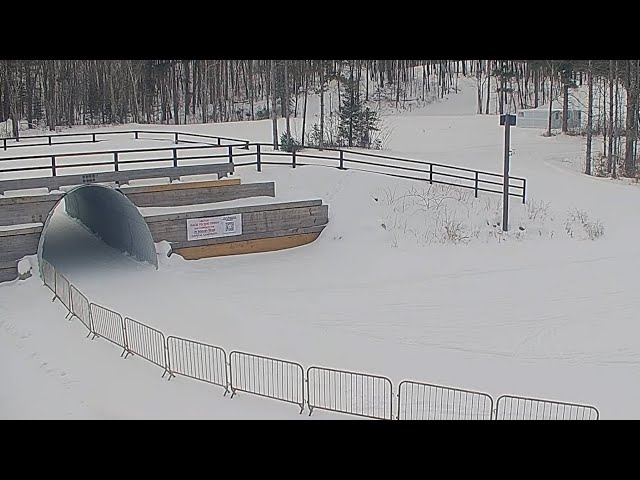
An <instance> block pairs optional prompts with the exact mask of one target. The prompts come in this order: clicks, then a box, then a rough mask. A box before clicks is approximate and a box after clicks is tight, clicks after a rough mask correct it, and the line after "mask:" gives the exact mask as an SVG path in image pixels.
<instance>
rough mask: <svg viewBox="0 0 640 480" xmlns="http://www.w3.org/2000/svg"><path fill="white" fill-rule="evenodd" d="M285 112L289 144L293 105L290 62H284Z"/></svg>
mask: <svg viewBox="0 0 640 480" xmlns="http://www.w3.org/2000/svg"><path fill="white" fill-rule="evenodd" d="M284 97H285V99H284V102H285V107H284V112H285V115H286V119H287V142H289V143H290V142H291V119H290V112H289V104H290V103H291V99H290V98H289V60H285V61H284Z"/></svg>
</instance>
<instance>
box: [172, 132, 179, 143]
mask: <svg viewBox="0 0 640 480" xmlns="http://www.w3.org/2000/svg"><path fill="white" fill-rule="evenodd" d="M173 143H175V144H176V145H177V144H178V134H177V133H176V134H175V135H174V138H173Z"/></svg>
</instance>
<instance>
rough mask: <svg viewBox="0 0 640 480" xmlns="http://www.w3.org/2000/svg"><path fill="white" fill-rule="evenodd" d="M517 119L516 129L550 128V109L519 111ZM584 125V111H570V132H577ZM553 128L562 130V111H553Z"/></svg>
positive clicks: (557, 109) (556, 109)
mask: <svg viewBox="0 0 640 480" xmlns="http://www.w3.org/2000/svg"><path fill="white" fill-rule="evenodd" d="M517 115H518V117H517V119H516V127H522V128H542V129H546V128H549V109H548V108H536V109H531V110H519V111H518V114H517ZM581 125H582V111H580V110H569V121H568V127H569V130H577V129H579V128H580V126H581ZM551 128H552V129H558V130H559V129H560V128H562V109H559V108H554V109H552V110H551Z"/></svg>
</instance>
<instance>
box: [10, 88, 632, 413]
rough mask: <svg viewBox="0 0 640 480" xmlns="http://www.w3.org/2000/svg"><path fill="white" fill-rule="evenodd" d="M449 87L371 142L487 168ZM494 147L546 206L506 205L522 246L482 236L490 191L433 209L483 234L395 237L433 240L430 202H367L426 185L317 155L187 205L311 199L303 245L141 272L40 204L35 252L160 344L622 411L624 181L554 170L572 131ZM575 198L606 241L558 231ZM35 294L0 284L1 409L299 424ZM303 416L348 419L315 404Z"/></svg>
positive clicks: (626, 296)
mask: <svg viewBox="0 0 640 480" xmlns="http://www.w3.org/2000/svg"><path fill="white" fill-rule="evenodd" d="M460 95H461V97H456V96H455V95H452V96H451V98H450V99H449V100H448V101H443V102H439V103H437V104H433V105H431V106H430V107H432V108H433V110H432V112H434V113H433V114H424V115H417V114H415V112H411V113H410V114H406V115H403V114H394V115H392V116H390V117H387V119H386V121H388V122H389V124H390V125H392V126H393V133H392V135H391V137H390V140H389V143H388V145H387V146H386V149H387V150H386V153H389V154H393V155H396V156H404V157H407V158H415V159H424V160H428V161H433V162H438V163H444V164H452V165H459V166H468V167H471V168H479V169H484V170H488V171H495V172H500V171H501V162H502V138H503V135H502V129H501V128H500V126H499V122H498V118H497V117H496V116H480V115H473V112H474V111H475V103H474V102H475V97H474V96H473V95H470V94H469V95H466V96H465V93H464V90H463V93H461V94H460ZM465 98H466V100H465ZM456 102H459V103H460V105H457V104H456ZM462 104H466V105H467V107H469V108H467V109H466V110H465V109H464V108H462ZM447 105H451V106H452V107H451V110H450V112H452V113H447V109H446V106H447ZM425 108H427V107H425ZM293 123H294V125H296V128H300V124H299V121H298V120H295V121H294V122H293ZM283 125H284V124H283ZM128 128H134V127H133V126H128ZM149 128H151V127H149V126H145V129H149ZM153 128H154V129H155V128H157V129H159V130H161V129H162V127H158V126H155V127H153ZM164 128H166V129H172V128H175V127H164ZM270 128H271V127H270V123H269V121H268V120H266V121H257V122H237V123H229V124H208V125H189V126H181V127H180V128H179V130H180V131H183V130H185V131H186V130H187V129H188V130H189V131H194V132H201V133H209V134H218V135H223V136H230V137H235V138H246V139H249V140H252V141H269V139H270V134H271V131H270ZM120 141H121V140H117V139H115V138H114V139H113V140H108V141H105V145H106V144H107V142H109V145H116V144H118V142H120ZM512 142H513V148H514V150H515V154H514V156H513V157H512V168H511V173H512V174H513V175H516V176H522V177H525V178H527V188H528V195H527V196H528V202H529V204H530V205H533V204H534V202H535V205H546V204H548V205H549V207H548V210H549V212H550V213H549V215H547V216H546V217H545V218H543V219H540V218H539V217H536V218H535V219H531V218H530V215H529V213H528V210H527V208H526V206H522V205H520V204H518V200H517V199H513V200H512V228H513V229H515V228H516V227H517V225H519V224H520V222H525V225H526V231H527V235H521V236H520V237H518V236H516V235H511V236H508V237H507V238H506V240H505V239H504V238H502V237H500V238H499V237H497V236H491V235H489V233H488V232H489V231H491V230H492V229H493V227H491V228H489V227H487V226H486V221H487V220H490V221H496V218H495V217H494V216H492V215H493V213H494V210H493V209H484V203H483V202H485V201H487V199H489V201H493V202H499V201H500V196H498V195H490V194H484V195H481V196H480V198H479V199H478V200H472V199H466V200H455V201H453V202H451V203H449V204H447V205H448V208H449V210H448V211H449V213H451V214H455V215H457V216H458V217H457V218H461V219H464V221H465V222H467V223H468V224H469V225H471V226H476V227H477V228H485V230H482V234H480V235H479V236H478V237H477V239H475V240H473V241H471V242H468V243H465V242H460V243H456V244H454V243H451V242H437V241H434V242H418V241H415V239H414V238H413V237H412V236H411V234H406V235H405V234H404V233H403V234H402V235H400V233H401V230H402V229H401V227H400V226H399V225H400V221H402V222H404V221H405V220H406V221H407V225H409V226H411V227H412V228H413V229H414V230H419V231H422V232H426V231H428V230H429V229H431V230H432V231H433V230H434V229H435V228H436V223H437V218H438V214H437V211H435V210H434V211H431V210H428V209H427V211H425V210H423V209H420V208H419V205H417V204H414V205H410V206H409V207H407V206H406V205H405V209H404V211H402V209H401V207H400V203H398V202H386V203H385V196H384V195H385V192H386V191H389V192H396V193H397V196H401V195H405V194H406V193H407V192H410V191H412V189H414V190H420V189H422V190H423V191H424V189H426V188H427V185H426V184H425V183H424V182H419V181H411V180H402V179H397V178H391V177H385V176H382V175H373V174H368V173H363V172H358V171H353V170H347V171H339V170H335V169H329V168H324V167H319V166H307V167H300V168H296V169H295V170H294V169H291V168H288V167H284V166H282V167H280V166H265V167H264V169H263V172H261V173H260V172H256V171H255V167H241V168H239V169H238V170H237V173H236V174H237V175H239V176H240V177H241V178H242V181H243V182H255V181H270V180H273V181H275V182H276V194H277V195H276V198H275V199H272V198H256V199H249V200H246V199H245V200H239V201H234V202H225V203H222V204H215V206H214V205H209V206H198V207H197V209H204V208H217V207H220V208H223V207H225V206H227V205H247V204H259V203H270V202H274V201H275V202H280V201H283V202H284V201H292V200H306V199H313V198H321V199H322V200H323V201H324V203H326V204H328V205H329V218H330V220H329V224H328V226H327V228H326V229H325V230H324V232H323V233H322V235H321V236H320V237H319V239H318V240H316V241H315V242H313V243H311V244H309V245H306V246H303V247H299V248H295V249H290V250H284V251H279V252H270V253H260V254H253V255H242V256H232V257H221V258H213V259H203V260H198V261H185V260H183V259H182V258H180V257H179V256H178V255H172V256H170V257H167V256H166V254H167V252H168V251H169V245H168V244H167V243H166V242H164V243H161V244H159V245H158V251H159V253H160V268H159V270H158V271H156V270H154V269H153V268H151V267H149V266H148V265H143V264H139V263H137V262H135V261H133V260H132V259H130V258H129V257H127V256H125V255H122V254H120V253H119V252H116V251H114V250H112V249H110V248H109V247H107V246H105V245H104V244H102V243H101V242H99V241H98V240H97V239H96V238H94V237H92V236H91V235H89V234H88V233H87V232H86V230H84V229H83V228H82V227H80V226H79V225H77V224H76V223H75V222H73V221H71V220H70V219H68V218H67V217H66V216H65V215H64V214H61V212H60V210H58V211H56V214H55V215H54V217H53V219H52V221H51V223H50V228H49V231H48V233H47V237H46V242H47V249H48V252H51V253H50V258H49V260H50V261H51V263H52V264H53V265H55V266H56V268H57V269H58V270H59V271H61V273H63V274H64V275H65V276H66V277H67V278H68V279H69V280H70V281H71V283H72V284H74V285H76V286H77V287H78V288H79V289H80V290H81V291H82V292H83V293H84V294H85V295H86V296H87V297H88V298H89V299H90V300H91V301H93V302H96V303H98V304H101V305H104V306H106V307H108V308H111V309H114V310H116V311H118V312H120V313H121V314H122V315H123V316H124V315H127V316H130V317H132V318H134V319H136V320H138V321H140V322H143V323H145V324H148V325H149V326H152V327H154V328H157V329H159V330H161V331H162V332H164V334H165V335H166V336H168V335H177V336H181V337H185V338H192V339H196V340H198V341H201V342H206V343H211V344H213V345H219V346H222V347H224V348H225V350H227V352H229V351H231V350H236V349H237V350H242V351H246V352H252V353H256V354H260V355H267V356H271V357H276V358H282V359H287V360H292V361H296V362H299V363H301V364H302V365H303V366H304V367H305V368H306V367H308V366H311V365H320V366H325V367H329V368H339V369H344V370H351V371H361V372H366V373H372V374H379V375H384V376H388V377H389V378H391V380H392V381H393V383H394V386H396V388H397V385H398V383H399V382H400V381H402V380H404V379H412V380H417V381H424V382H429V383H436V384H442V385H450V386H454V387H460V388H466V389H473V390H479V391H484V392H489V393H491V394H492V395H493V397H494V398H497V397H498V396H499V395H501V394H507V393H509V394H516V395H524V396H532V397H537V398H549V399H556V400H563V401H569V402H577V403H587V404H592V405H595V406H597V407H598V408H599V410H600V413H601V418H640V411H638V408H637V405H638V403H639V402H640V387H639V386H638V385H640V383H639V382H638V379H639V377H638V364H639V363H640V353H638V352H640V350H639V347H640V345H639V344H640V340H638V338H640V337H639V335H638V327H637V312H638V311H640V296H638V295H637V291H638V286H637V285H638V284H637V280H636V278H637V272H638V271H639V267H640V256H639V255H638V253H639V251H638V250H639V247H638V243H637V238H638V237H639V235H640V218H639V217H640V211H639V210H638V208H637V205H638V201H639V200H640V189H639V188H638V186H637V185H627V184H624V183H621V182H614V181H610V180H605V179H596V178H590V177H586V176H584V175H581V174H580V173H579V169H576V168H573V167H571V165H569V164H570V162H576V163H577V162H579V161H580V159H581V158H582V157H583V156H584V139H582V138H580V137H570V136H555V137H551V138H545V137H542V136H541V135H540V134H539V132H537V131H535V130H525V129H521V130H519V129H513V130H512ZM121 145H123V146H124V143H122V144H121ZM129 145H130V143H128V144H127V146H129ZM103 146H104V145H103ZM33 148H34V149H35V148H37V149H38V151H41V150H42V149H43V148H44V147H33ZM60 148H62V147H60ZM21 150H24V152H25V154H26V152H28V151H31V148H26V147H25V148H24V149H21ZM376 198H377V201H376ZM181 208H182V209H183V210H184V207H181ZM468 209H471V214H469V215H467V216H466V217H465V216H464V215H466V213H464V212H467V211H468ZM576 209H577V210H583V211H584V212H586V214H587V215H588V217H589V219H591V220H593V221H599V222H601V223H602V225H603V227H604V235H602V236H600V237H599V238H598V239H596V240H593V241H592V240H588V239H586V238H588V235H586V236H585V235H584V232H582V233H580V234H576V235H574V236H573V237H572V236H570V235H569V234H568V233H567V230H566V229H565V225H566V220H567V219H568V218H570V214H571V212H575V211H576ZM142 211H143V213H144V214H147V215H148V214H152V213H153V214H158V213H166V212H169V211H175V209H168V208H148V209H142ZM394 219H395V220H396V226H395V227H393V228H392V226H391V223H390V221H393V220H394ZM410 222H413V223H412V224H411V223H410ZM383 223H384V224H385V227H382V224H383ZM490 223H491V222H490ZM402 224H404V223H402ZM483 225H485V226H484V227H483ZM576 225H577V224H575V225H574V226H573V228H574V230H575V229H576V228H578V227H577V226H576ZM536 229H537V230H536ZM493 230H495V229H493ZM541 231H542V232H544V234H543V235H541V234H540V233H539V232H541ZM551 231H554V232H555V234H554V235H551V234H550V232H551ZM576 231H577V230H576ZM531 232H535V235H533V234H531V235H529V233H531ZM51 296H52V294H51V292H50V291H49V290H48V289H46V287H44V286H43V285H42V282H41V280H40V279H39V278H38V277H37V276H33V277H31V278H29V279H27V280H24V281H19V282H15V283H12V284H4V285H0V362H2V363H1V364H2V368H0V382H1V383H2V385H3V386H4V387H5V388H3V389H2V391H1V392H0V417H2V418H288V419H296V418H300V419H306V418H309V417H307V413H308V412H307V411H306V410H305V414H304V415H298V409H297V407H296V406H295V405H288V404H284V403H280V402H277V401H273V400H267V399H263V398H260V397H252V396H250V395H247V394H239V395H238V396H237V397H235V398H233V399H232V400H230V399H229V398H228V396H227V397H223V395H222V394H223V389H221V388H219V387H214V386H210V385H206V384H202V383H200V382H196V381H193V380H189V379H186V378H176V379H173V380H171V381H170V382H167V381H166V380H164V379H162V378H161V374H162V370H161V369H158V368H157V367H154V366H152V365H151V364H149V363H147V362H144V361H143V360H141V359H139V358H135V357H134V358H128V359H126V360H123V359H121V358H119V357H118V355H119V353H120V351H119V350H118V349H117V348H116V347H114V346H113V345H111V344H109V343H107V342H105V341H104V340H100V339H96V340H93V341H91V340H89V339H86V338H85V336H86V330H85V329H84V327H83V326H82V324H81V323H80V322H78V321H77V320H76V319H74V320H72V321H66V320H64V316H65V313H66V311H65V309H64V307H63V306H62V305H61V304H60V302H59V301H57V300H56V301H55V302H54V303H51ZM310 418H311V419H322V418H349V417H347V416H344V415H339V414H333V413H329V412H323V411H320V410H316V411H314V414H313V416H312V417H310Z"/></svg>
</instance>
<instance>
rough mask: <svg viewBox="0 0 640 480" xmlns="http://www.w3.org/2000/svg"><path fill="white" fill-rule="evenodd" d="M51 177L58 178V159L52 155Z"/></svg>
mask: <svg viewBox="0 0 640 480" xmlns="http://www.w3.org/2000/svg"><path fill="white" fill-rule="evenodd" d="M51 176H52V177H55V176H56V157H55V155H51Z"/></svg>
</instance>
